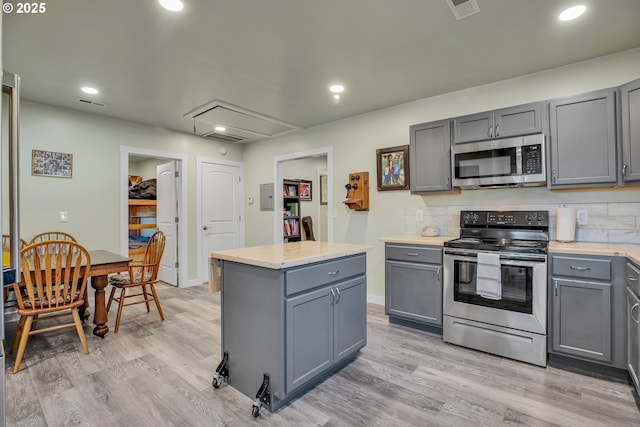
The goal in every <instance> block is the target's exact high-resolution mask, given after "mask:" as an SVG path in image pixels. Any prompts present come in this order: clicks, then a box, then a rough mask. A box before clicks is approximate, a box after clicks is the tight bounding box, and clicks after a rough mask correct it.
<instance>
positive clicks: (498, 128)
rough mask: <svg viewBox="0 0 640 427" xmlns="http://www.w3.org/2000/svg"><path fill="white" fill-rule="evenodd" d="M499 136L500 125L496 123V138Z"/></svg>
mask: <svg viewBox="0 0 640 427" xmlns="http://www.w3.org/2000/svg"><path fill="white" fill-rule="evenodd" d="M499 136H500V125H496V138H497V137H499Z"/></svg>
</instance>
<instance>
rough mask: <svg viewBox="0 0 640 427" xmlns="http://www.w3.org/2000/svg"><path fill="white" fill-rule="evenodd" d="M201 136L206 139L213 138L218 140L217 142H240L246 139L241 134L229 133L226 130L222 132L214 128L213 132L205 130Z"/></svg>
mask: <svg viewBox="0 0 640 427" xmlns="http://www.w3.org/2000/svg"><path fill="white" fill-rule="evenodd" d="M202 137H203V138H207V139H213V140H214V141H219V142H240V141H244V140H245V139H247V138H245V137H243V136H238V135H231V134H230V133H228V132H224V133H223V132H218V131H215V130H214V131H213V132H207V133H205V134H202Z"/></svg>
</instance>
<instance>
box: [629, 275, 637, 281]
mask: <svg viewBox="0 0 640 427" xmlns="http://www.w3.org/2000/svg"><path fill="white" fill-rule="evenodd" d="M627 280H628V281H630V282H637V281H638V278H637V277H636V276H627Z"/></svg>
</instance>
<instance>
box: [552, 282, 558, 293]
mask: <svg viewBox="0 0 640 427" xmlns="http://www.w3.org/2000/svg"><path fill="white" fill-rule="evenodd" d="M553 287H554V289H555V291H554V293H555V295H556V296H558V281H557V280H554V281H553Z"/></svg>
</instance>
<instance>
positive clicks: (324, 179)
mask: <svg viewBox="0 0 640 427" xmlns="http://www.w3.org/2000/svg"><path fill="white" fill-rule="evenodd" d="M320 204H321V205H328V204H329V176H328V175H320Z"/></svg>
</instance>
